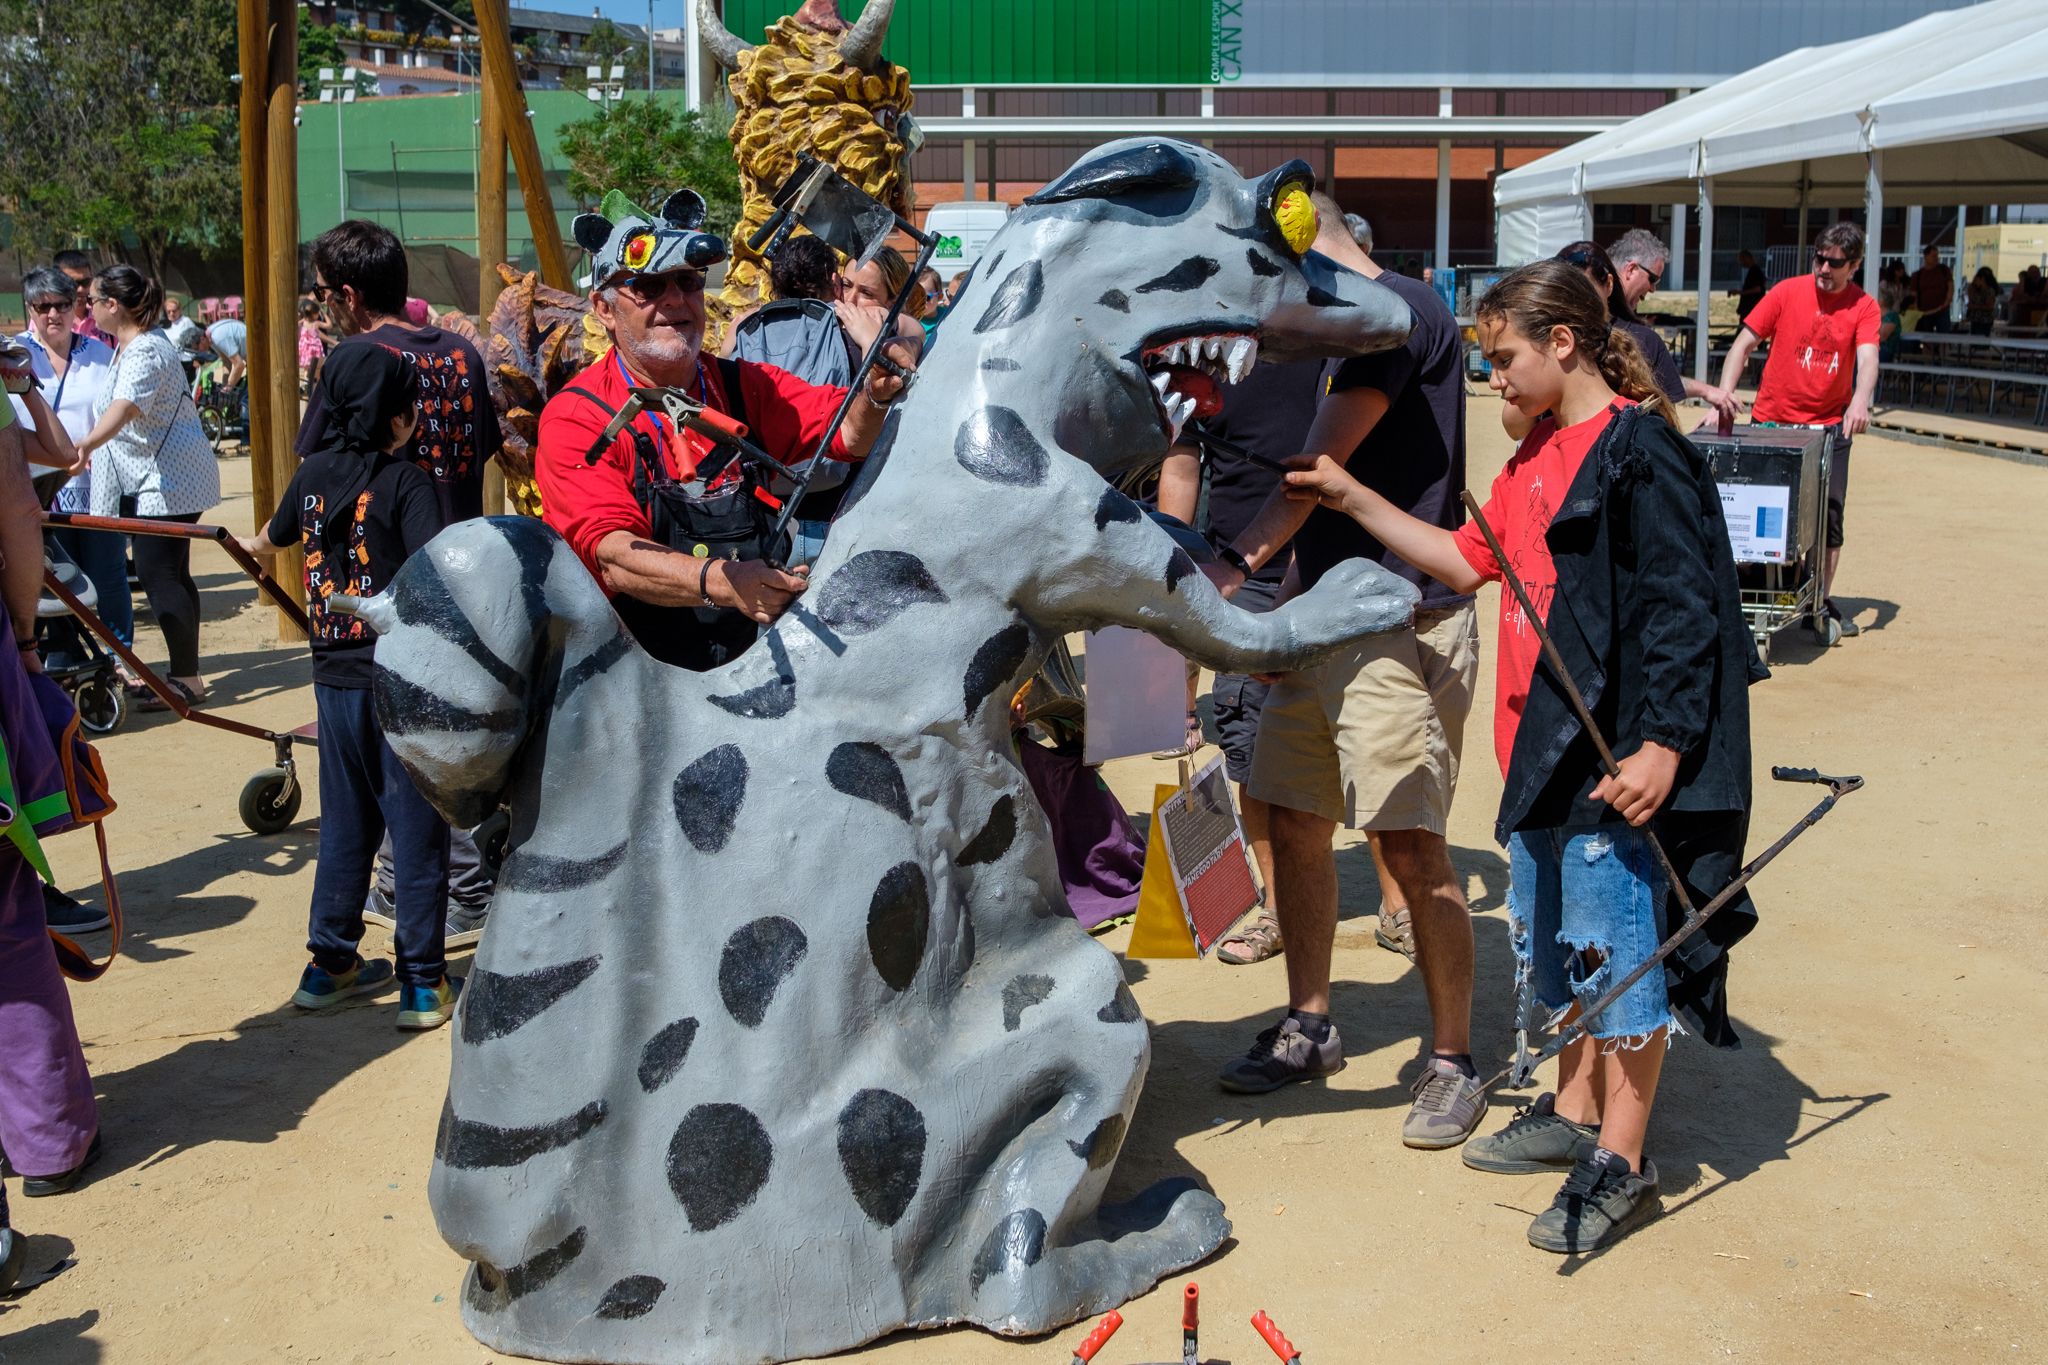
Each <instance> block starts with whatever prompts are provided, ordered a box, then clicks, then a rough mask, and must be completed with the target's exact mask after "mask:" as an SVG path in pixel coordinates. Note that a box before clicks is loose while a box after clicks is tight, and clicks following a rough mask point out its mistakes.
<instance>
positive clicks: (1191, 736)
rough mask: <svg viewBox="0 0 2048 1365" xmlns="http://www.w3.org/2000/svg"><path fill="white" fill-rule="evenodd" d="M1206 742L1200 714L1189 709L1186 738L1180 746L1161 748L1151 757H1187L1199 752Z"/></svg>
mask: <svg viewBox="0 0 2048 1365" xmlns="http://www.w3.org/2000/svg"><path fill="white" fill-rule="evenodd" d="M1207 742H1208V740H1207V739H1206V737H1204V735H1203V734H1202V718H1201V716H1200V715H1199V714H1197V713H1196V712H1193V711H1190V712H1188V729H1187V738H1186V739H1185V740H1183V741H1182V743H1181V747H1180V748H1178V749H1161V750H1159V751H1158V752H1157V753H1155V754H1153V755H1152V757H1154V758H1187V757H1189V756H1191V755H1193V754H1196V753H1199V752H1201V748H1202V746H1203V745H1204V744H1206V743H1207Z"/></svg>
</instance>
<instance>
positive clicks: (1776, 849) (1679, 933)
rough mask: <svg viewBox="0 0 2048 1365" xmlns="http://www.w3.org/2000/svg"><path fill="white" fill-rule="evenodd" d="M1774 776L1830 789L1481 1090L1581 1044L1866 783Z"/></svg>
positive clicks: (1792, 772)
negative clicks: (1628, 968)
mask: <svg viewBox="0 0 2048 1365" xmlns="http://www.w3.org/2000/svg"><path fill="white" fill-rule="evenodd" d="M1771 776H1772V777H1774V778H1776V779H1778V780H1779V781H1780V782H1824V783H1826V784H1827V785H1828V786H1829V787H1830V788H1831V790H1830V791H1829V792H1828V794H1827V795H1826V796H1825V797H1823V798H1822V800H1821V803H1820V804H1819V805H1817V806H1815V807H1814V808H1813V809H1812V810H1810V811H1808V812H1807V813H1806V814H1805V815H1804V816H1803V817H1801V818H1800V820H1799V821H1798V823H1796V824H1794V825H1793V826H1792V828H1791V829H1788V830H1786V831H1785V833H1784V834H1783V835H1782V836H1781V837H1780V838H1779V839H1778V841H1777V842H1776V843H1774V844H1772V845H1771V846H1770V847H1769V848H1767V849H1765V850H1764V851H1763V852H1762V853H1759V854H1757V855H1756V857H1754V858H1752V859H1751V860H1750V861H1749V863H1748V865H1747V866H1745V867H1744V868H1743V869H1742V871H1741V872H1740V873H1738V874H1737V875H1736V878H1735V880H1734V881H1731V882H1729V883H1728V885H1727V886H1725V887H1723V888H1721V892H1720V894H1719V895H1717V896H1715V897H1714V898H1713V899H1712V900H1710V901H1708V902H1707V904H1706V906H1705V908H1703V909H1700V910H1695V911H1693V912H1692V913H1690V914H1688V915H1687V916H1686V918H1685V923H1683V924H1681V925H1679V926H1678V928H1677V929H1676V930H1675V931H1673V933H1672V935H1671V937H1670V938H1667V939H1665V940H1664V942H1663V943H1661V944H1659V945H1658V947H1657V951H1656V952H1654V953H1652V954H1651V955H1650V956H1649V957H1648V958H1647V959H1646V960H1644V961H1643V962H1641V963H1639V964H1637V966H1636V969H1635V970H1634V971H1632V972H1630V973H1629V974H1628V975H1627V976H1624V977H1623V978H1622V979H1621V980H1619V981H1617V982H1615V983H1614V984H1613V985H1612V986H1609V987H1608V988H1607V989H1606V990H1605V991H1602V992H1601V993H1600V994H1599V995H1598V996H1597V997H1595V998H1594V1000H1593V1003H1592V1004H1590V1005H1588V1006H1586V1007H1585V1008H1584V1009H1582V1010H1580V1011H1579V1017H1578V1018H1577V1019H1574V1020H1573V1021H1572V1022H1571V1024H1570V1025H1569V1026H1568V1027H1567V1028H1566V1029H1565V1031H1564V1032H1562V1033H1560V1034H1558V1035H1557V1037H1555V1038H1553V1039H1551V1040H1550V1041H1549V1042H1548V1043H1545V1044H1544V1045H1543V1047H1542V1049H1541V1050H1540V1051H1538V1052H1537V1054H1536V1055H1535V1056H1534V1057H1532V1058H1530V1059H1529V1060H1528V1061H1527V1062H1522V1061H1521V1060H1520V1059H1517V1061H1516V1062H1515V1063H1513V1064H1511V1065H1509V1066H1505V1067H1503V1068H1501V1070H1500V1071H1499V1072H1497V1073H1496V1074H1495V1075H1494V1077H1493V1079H1491V1080H1489V1081H1487V1082H1486V1084H1485V1085H1483V1086H1481V1087H1480V1089H1481V1091H1482V1092H1484V1091H1488V1090H1491V1089H1493V1088H1494V1087H1495V1086H1497V1085H1499V1084H1500V1083H1501V1082H1502V1081H1504V1080H1506V1079H1507V1078H1508V1077H1509V1076H1510V1075H1512V1074H1514V1073H1515V1072H1516V1071H1517V1070H1520V1071H1522V1074H1523V1077H1524V1078H1526V1077H1527V1076H1528V1074H1529V1073H1531V1072H1533V1071H1535V1069H1536V1068H1537V1067H1539V1066H1542V1065H1543V1064H1544V1063H1545V1062H1547V1061H1549V1060H1550V1059H1551V1058H1552V1057H1555V1056H1556V1055H1557V1054H1558V1053H1560V1052H1562V1051H1564V1050H1565V1049H1566V1048H1568V1047H1570V1046H1571V1045H1572V1044H1573V1043H1575V1042H1577V1041H1578V1040H1579V1039H1580V1038H1581V1037H1583V1036H1584V1035H1585V1034H1586V1033H1587V1032H1588V1031H1589V1030H1590V1029H1591V1028H1592V1026H1593V1021H1594V1020H1595V1019H1597V1018H1599V1017H1600V1013H1601V1011H1602V1010H1605V1009H1606V1008H1607V1007H1608V1006H1609V1005H1612V1004H1613V1003H1614V1002H1615V1001H1617V1000H1619V999H1621V997H1622V996H1623V995H1625V994H1627V993H1628V989H1629V987H1631V986H1633V985H1635V984H1636V982H1638V981H1640V980H1642V979H1643V977H1644V976H1645V975H1646V974H1648V973H1649V971H1650V970H1651V969H1652V968H1654V967H1657V966H1659V965H1660V964H1662V963H1663V961H1664V959H1665V958H1667V957H1669V956H1671V954H1672V953H1674V952H1676V951H1677V950H1678V945H1679V944H1681V943H1683V942H1685V941H1686V940H1687V939H1689V938H1691V937H1692V936H1693V935H1694V934H1695V933H1697V932H1698V931H1699V928H1700V926H1701V925H1703V924H1705V923H1706V922H1707V921H1708V920H1710V919H1712V918H1713V917H1714V914H1715V912H1716V911H1718V910H1720V909H1721V907H1723V906H1725V905H1727V904H1728V903H1729V902H1730V901H1732V900H1734V899H1735V897H1736V895H1737V894H1739V893H1740V892H1741V890H1742V888H1743V887H1745V886H1748V885H1749V882H1750V879H1751V878H1752V877H1754V876H1756V874H1757V873H1759V872H1761V871H1763V870H1764V868H1765V867H1767V866H1768V865H1769V864H1770V862H1771V860H1772V859H1773V858H1776V857H1777V856H1778V855H1779V854H1780V853H1783V852H1784V851H1785V850H1786V848H1787V847H1789V846H1790V845H1791V843H1792V841H1793V840H1794V839H1797V838H1798V837H1799V836H1800V835H1802V834H1804V833H1806V831H1808V830H1809V829H1812V828H1813V827H1814V826H1815V825H1817V824H1819V823H1820V820H1821V817H1822V816H1824V815H1826V814H1827V813H1828V812H1829V811H1831V810H1833V809H1834V808H1835V803H1836V802H1837V801H1840V800H1841V799H1842V798H1843V797H1845V796H1847V795H1848V794H1849V793H1850V792H1853V791H1856V790H1858V789H1859V788H1861V787H1862V786H1863V779H1862V778H1860V777H1822V776H1820V775H1819V774H1818V773H1815V772H1813V771H1812V770H1811V769H1793V768H1773V769H1771Z"/></svg>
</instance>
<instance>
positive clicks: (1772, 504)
mask: <svg viewBox="0 0 2048 1365" xmlns="http://www.w3.org/2000/svg"><path fill="white" fill-rule="evenodd" d="M1720 488H1721V516H1722V518H1723V519H1725V520H1726V521H1727V523H1728V544H1729V546H1730V548H1732V549H1733V550H1734V551H1735V561H1736V562H1737V563H1738V564H1783V563H1784V562H1785V559H1786V554H1785V539H1786V523H1787V519H1788V518H1789V516H1790V514H1791V509H1792V490H1791V489H1789V488H1786V487H1783V486H1778V485H1772V484H1762V483H1724V484H1722V485H1720Z"/></svg>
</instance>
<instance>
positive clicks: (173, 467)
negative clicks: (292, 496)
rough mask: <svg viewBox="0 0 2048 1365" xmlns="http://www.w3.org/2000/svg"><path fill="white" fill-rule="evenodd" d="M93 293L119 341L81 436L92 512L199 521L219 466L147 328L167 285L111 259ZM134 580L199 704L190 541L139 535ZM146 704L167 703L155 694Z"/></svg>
mask: <svg viewBox="0 0 2048 1365" xmlns="http://www.w3.org/2000/svg"><path fill="white" fill-rule="evenodd" d="M90 297H91V300H92V316H93V321H94V322H95V323H96V324H97V325H98V326H99V329H100V330H101V331H103V332H105V333H106V334H107V335H108V336H111V337H112V338H114V341H115V343H116V344H115V349H114V367H113V373H112V375H111V376H110V377H109V380H108V383H107V390H106V394H105V396H104V398H103V400H102V406H101V408H100V411H99V415H98V418H97V419H96V420H95V421H94V423H93V427H92V430H91V431H89V432H87V433H86V436H85V439H84V440H82V441H80V442H78V449H79V453H80V454H82V455H84V456H85V457H86V458H87V459H88V460H89V461H90V462H91V469H92V494H91V496H92V512H93V515H95V516H103V517H105V516H131V517H143V518H147V519H150V520H155V521H176V522H185V523H187V524H189V523H192V522H196V521H198V520H199V517H200V514H201V513H203V512H205V511H207V510H208V509H209V508H211V507H214V506H216V505H217V504H218V503H219V502H220V466H219V464H218V463H217V461H216V460H215V457H214V453H213V447H212V445H210V444H209V443H208V442H207V439H206V433H205V432H203V431H202V430H200V427H199V410H198V409H197V408H196V407H194V406H193V404H192V395H191V394H190V393H189V392H187V390H186V388H185V371H184V367H183V366H181V365H180V364H179V363H178V352H177V349H176V348H175V347H173V346H172V345H171V342H170V339H169V338H168V337H166V336H165V335H164V334H163V333H162V332H155V331H151V330H150V328H151V327H152V326H153V325H154V324H155V322H156V318H157V313H158V311H159V310H160V309H161V308H162V306H163V289H162V287H161V286H159V285H158V284H157V282H156V281H155V280H153V279H150V278H149V277H148V276H147V275H144V274H143V273H142V272H141V271H139V270H137V269H136V268H135V267H134V266H131V265H115V266H109V267H107V268H106V269H105V270H102V271H100V273H99V274H97V275H95V276H93V278H92V284H91V295H90ZM135 576H136V577H137V578H140V579H141V580H142V591H143V593H144V594H145V595H146V596H147V597H148V598H149V607H150V610H151V611H152V612H153V613H155V615H156V622H157V627H158V629H160V630H162V631H163V633H164V644H165V645H166V646H167V647H168V648H169V650H170V656H171V658H170V672H169V681H170V684H171V686H172V687H173V688H175V689H179V690H180V691H181V692H182V693H183V695H184V697H185V699H186V700H187V701H197V700H198V699H199V698H201V697H203V696H205V695H206V682H205V680H204V679H202V678H201V677H200V676H199V585H198V584H196V583H194V582H193V581H192V543H191V541H189V540H185V539H182V538H179V539H172V538H169V537H164V536H144V535H138V536H136V537H135ZM152 703H154V706H152ZM141 705H142V706H143V707H144V709H155V708H156V707H161V705H162V703H160V702H157V701H156V699H155V697H153V696H152V697H148V698H145V699H144V700H143V702H142V703H141Z"/></svg>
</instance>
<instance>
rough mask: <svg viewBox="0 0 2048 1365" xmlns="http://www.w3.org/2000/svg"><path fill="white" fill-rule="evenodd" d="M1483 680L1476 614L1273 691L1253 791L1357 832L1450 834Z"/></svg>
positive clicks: (1386, 640)
mask: <svg viewBox="0 0 2048 1365" xmlns="http://www.w3.org/2000/svg"><path fill="white" fill-rule="evenodd" d="M1478 676H1479V617H1478V613H1477V611H1476V610H1475V609H1474V607H1473V605H1472V603H1470V602H1467V603H1466V604H1465V605H1463V606H1461V607H1451V608H1447V609H1445V610H1442V611H1421V612H1417V613H1416V614H1415V628H1414V629H1413V630H1395V631H1389V632H1387V633H1386V634H1385V635H1375V636H1371V637H1369V638H1367V639H1365V640H1362V641H1360V642H1359V643H1358V644H1357V645H1355V646H1353V647H1352V648H1351V649H1348V650H1346V651H1344V652H1343V653H1340V654H1338V655H1337V656H1336V657H1334V658H1332V659H1330V660H1329V661H1328V662H1326V663H1323V664H1321V665H1319V666H1318V667H1315V668H1311V669H1307V670H1304V671H1302V672H1299V673H1288V674H1285V675H1283V676H1282V677H1281V679H1280V681H1278V682H1277V683H1275V684H1273V690H1272V692H1271V693H1269V694H1268V695H1267V697H1266V707H1265V710H1264V712H1263V713H1262V714H1261V715H1260V718H1259V740H1258V748H1257V749H1256V750H1255V751H1254V752H1253V754H1252V771H1251V780H1250V782H1248V783H1247V784H1246V788H1245V789H1246V790H1247V791H1249V792H1250V793H1251V794H1252V795H1253V796H1255V797H1257V798H1258V799H1259V800H1261V801H1265V802H1268V803H1269V804H1272V805H1275V806H1285V807H1286V808H1287V809H1289V810H1298V811H1305V812H1307V813H1309V814H1311V815H1320V816H1322V817H1323V818H1324V819H1325V820H1334V821H1337V822H1338V823H1340V824H1343V825H1347V826H1349V827H1350V828H1352V829H1370V830H1392V829H1420V830H1427V831H1429V832H1430V833H1431V834H1443V833H1444V832H1445V831H1446V830H1447V829H1448V827H1449V822H1450V815H1451V794H1452V793H1453V792H1454V791H1456V790H1457V786H1458V758H1459V756H1460V754H1461V753H1462V752H1463V751H1464V747H1465V717H1466V715H1467V714H1468V713H1469V712H1470V711H1471V709H1472V687H1473V684H1474V682H1475V681H1477V679H1478Z"/></svg>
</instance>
